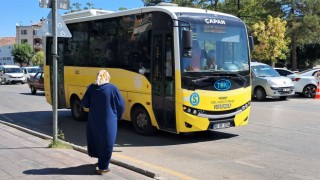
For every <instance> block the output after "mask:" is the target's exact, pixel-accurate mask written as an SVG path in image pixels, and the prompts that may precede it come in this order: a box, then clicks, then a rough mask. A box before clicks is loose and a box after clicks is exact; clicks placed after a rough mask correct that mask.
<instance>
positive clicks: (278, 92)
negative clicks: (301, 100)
mask: <svg viewBox="0 0 320 180" xmlns="http://www.w3.org/2000/svg"><path fill="white" fill-rule="evenodd" d="M266 93H267V96H268V97H280V96H291V95H294V94H295V91H294V86H288V87H270V88H268V89H267V90H266Z"/></svg>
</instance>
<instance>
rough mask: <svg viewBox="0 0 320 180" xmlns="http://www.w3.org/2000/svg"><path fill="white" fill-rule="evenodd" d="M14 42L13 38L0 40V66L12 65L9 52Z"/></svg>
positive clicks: (12, 60) (11, 57) (12, 58)
mask: <svg viewBox="0 0 320 180" xmlns="http://www.w3.org/2000/svg"><path fill="white" fill-rule="evenodd" d="M15 41H16V38H15V37H4V38H0V65H6V64H7V65H12V64H14V57H13V56H12V55H11V50H12V48H13V45H14V44H15Z"/></svg>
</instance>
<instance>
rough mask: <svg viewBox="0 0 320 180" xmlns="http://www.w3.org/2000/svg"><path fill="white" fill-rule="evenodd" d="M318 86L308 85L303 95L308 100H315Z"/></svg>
mask: <svg viewBox="0 0 320 180" xmlns="http://www.w3.org/2000/svg"><path fill="white" fill-rule="evenodd" d="M316 90H317V86H315V85H312V84H308V85H306V86H305V87H304V88H303V91H302V94H303V96H304V97H306V98H314V97H315V96H316Z"/></svg>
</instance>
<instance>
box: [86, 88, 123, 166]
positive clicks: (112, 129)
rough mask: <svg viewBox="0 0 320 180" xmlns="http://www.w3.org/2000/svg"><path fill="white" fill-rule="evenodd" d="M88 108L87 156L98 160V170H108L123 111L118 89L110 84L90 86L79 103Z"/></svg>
mask: <svg viewBox="0 0 320 180" xmlns="http://www.w3.org/2000/svg"><path fill="white" fill-rule="evenodd" d="M81 104H82V106H83V107H86V108H89V117H88V122H87V146H88V154H89V156H91V157H96V158H98V167H99V169H107V168H109V163H110V159H111V155H112V151H113V146H114V143H115V140H116V135H117V121H118V120H120V119H121V117H122V114H123V111H124V100H123V98H122V96H121V94H120V91H119V90H118V88H117V87H116V86H115V85H113V84H110V83H107V84H104V85H100V86H98V85H95V84H91V85H89V86H88V89H87V91H86V93H85V95H84V96H83V99H82V101H81Z"/></svg>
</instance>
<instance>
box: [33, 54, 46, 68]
mask: <svg viewBox="0 0 320 180" xmlns="http://www.w3.org/2000/svg"><path fill="white" fill-rule="evenodd" d="M32 63H33V65H35V66H43V63H44V54H43V51H38V52H36V54H35V55H34V56H33V58H32Z"/></svg>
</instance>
